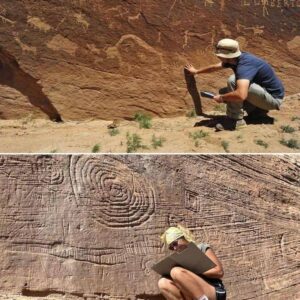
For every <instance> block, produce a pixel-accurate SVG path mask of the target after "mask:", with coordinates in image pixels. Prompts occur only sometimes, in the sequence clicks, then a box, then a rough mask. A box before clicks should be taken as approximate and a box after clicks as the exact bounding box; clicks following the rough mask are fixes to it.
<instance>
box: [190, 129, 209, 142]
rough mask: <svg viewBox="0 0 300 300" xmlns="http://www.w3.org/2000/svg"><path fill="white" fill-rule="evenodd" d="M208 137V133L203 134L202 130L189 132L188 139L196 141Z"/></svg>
mask: <svg viewBox="0 0 300 300" xmlns="http://www.w3.org/2000/svg"><path fill="white" fill-rule="evenodd" d="M207 136H208V132H205V131H203V130H199V131H195V132H190V133H189V137H190V138H191V139H193V140H198V139H202V138H205V137H207Z"/></svg>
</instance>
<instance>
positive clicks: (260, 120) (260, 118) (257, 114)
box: [245, 108, 274, 124]
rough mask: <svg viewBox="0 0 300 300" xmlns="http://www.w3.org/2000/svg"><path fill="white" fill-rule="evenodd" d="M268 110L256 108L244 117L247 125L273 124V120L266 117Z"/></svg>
mask: <svg viewBox="0 0 300 300" xmlns="http://www.w3.org/2000/svg"><path fill="white" fill-rule="evenodd" d="M268 112H269V111H268V110H263V109H261V108H256V109H255V110H254V111H252V112H251V113H249V114H248V116H246V117H245V121H246V122H247V124H274V118H272V117H270V116H268Z"/></svg>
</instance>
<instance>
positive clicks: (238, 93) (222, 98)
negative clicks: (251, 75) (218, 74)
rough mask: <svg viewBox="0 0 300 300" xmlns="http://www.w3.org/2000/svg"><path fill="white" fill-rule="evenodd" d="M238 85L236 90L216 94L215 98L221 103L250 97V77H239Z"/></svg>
mask: <svg viewBox="0 0 300 300" xmlns="http://www.w3.org/2000/svg"><path fill="white" fill-rule="evenodd" d="M236 85H237V88H236V90H235V91H233V92H230V93H226V94H223V95H216V96H215V97H214V100H215V101H217V102H219V103H223V102H243V101H245V100H246V99H247V97H248V89H249V85H250V81H249V80H248V79H239V80H237V82H236Z"/></svg>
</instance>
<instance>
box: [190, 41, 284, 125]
mask: <svg viewBox="0 0 300 300" xmlns="http://www.w3.org/2000/svg"><path fill="white" fill-rule="evenodd" d="M215 54H216V56H217V57H218V58H219V59H220V61H221V62H220V63H218V64H215V65H210V66H208V67H204V68H201V69H198V70H197V69H195V68H194V67H193V65H191V64H188V65H186V66H185V69H187V70H188V71H189V72H190V74H192V75H196V74H199V73H210V72H214V71H218V70H221V69H223V68H231V69H232V70H233V72H234V74H233V75H231V76H230V77H229V79H228V81H227V88H225V89H221V90H220V92H219V93H220V94H219V95H216V96H215V97H214V100H215V101H216V102H218V103H226V104H227V112H226V114H227V118H225V120H224V121H223V122H222V123H218V124H217V125H216V129H217V130H234V129H236V128H238V127H242V126H245V125H246V122H245V121H244V119H243V117H244V112H243V109H244V110H245V111H246V112H247V114H248V116H247V119H248V120H249V121H255V120H257V119H260V118H264V117H266V116H267V113H268V111H269V110H274V109H277V110H279V107H280V105H281V104H282V101H283V97H284V87H283V84H282V82H281V81H280V79H279V78H278V77H277V76H276V74H275V72H274V70H273V69H272V67H271V66H270V65H269V64H268V63H267V62H266V61H264V60H263V59H261V58H259V57H256V56H255V55H253V54H250V53H247V52H241V51H240V48H239V43H238V42H237V41H235V40H232V39H222V40H220V41H219V42H218V44H217V46H216V52H215Z"/></svg>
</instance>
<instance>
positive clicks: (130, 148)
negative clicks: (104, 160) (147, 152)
mask: <svg viewBox="0 0 300 300" xmlns="http://www.w3.org/2000/svg"><path fill="white" fill-rule="evenodd" d="M126 138H127V153H133V152H136V151H137V150H138V149H146V148H147V147H146V146H145V145H143V144H142V138H141V137H140V136H139V135H138V134H136V133H133V134H130V133H127V135H126Z"/></svg>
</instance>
